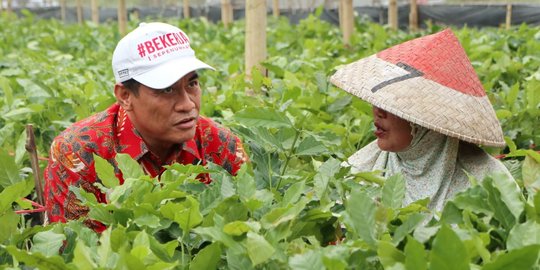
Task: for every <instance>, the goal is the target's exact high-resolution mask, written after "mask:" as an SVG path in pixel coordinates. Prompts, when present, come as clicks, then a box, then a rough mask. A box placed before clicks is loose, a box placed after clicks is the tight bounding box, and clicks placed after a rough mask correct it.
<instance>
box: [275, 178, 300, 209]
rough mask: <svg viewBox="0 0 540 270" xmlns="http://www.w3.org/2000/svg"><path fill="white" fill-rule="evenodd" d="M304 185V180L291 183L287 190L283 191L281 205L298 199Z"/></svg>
mask: <svg viewBox="0 0 540 270" xmlns="http://www.w3.org/2000/svg"><path fill="white" fill-rule="evenodd" d="M305 186H306V182H305V181H300V182H296V183H294V184H292V185H291V186H290V187H289V188H288V189H287V191H285V194H284V195H283V199H282V200H281V205H283V206H285V205H288V204H293V203H296V201H298V199H299V198H300V196H302V194H303V192H304V189H305Z"/></svg>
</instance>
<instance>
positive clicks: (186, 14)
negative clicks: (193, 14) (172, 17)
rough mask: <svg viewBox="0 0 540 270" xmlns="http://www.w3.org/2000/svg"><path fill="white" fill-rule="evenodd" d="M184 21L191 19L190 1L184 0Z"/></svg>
mask: <svg viewBox="0 0 540 270" xmlns="http://www.w3.org/2000/svg"><path fill="white" fill-rule="evenodd" d="M183 15H184V19H188V18H189V0H184V14H183Z"/></svg>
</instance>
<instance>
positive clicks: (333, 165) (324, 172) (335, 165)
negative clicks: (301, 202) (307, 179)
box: [313, 158, 341, 199]
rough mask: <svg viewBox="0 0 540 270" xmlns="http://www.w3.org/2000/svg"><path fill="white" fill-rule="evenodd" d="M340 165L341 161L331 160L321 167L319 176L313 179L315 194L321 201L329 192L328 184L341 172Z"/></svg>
mask: <svg viewBox="0 0 540 270" xmlns="http://www.w3.org/2000/svg"><path fill="white" fill-rule="evenodd" d="M340 164H341V162H340V161H339V160H337V159H334V158H330V159H328V160H327V161H326V162H324V163H323V164H322V165H321V166H320V167H319V169H318V172H317V174H316V175H315V177H314V178H313V184H314V189H315V193H316V194H317V197H319V199H320V198H323V197H324V195H325V194H326V193H327V192H328V183H329V182H330V179H331V178H333V177H334V175H335V174H336V173H337V172H339V169H340V168H341V165H340Z"/></svg>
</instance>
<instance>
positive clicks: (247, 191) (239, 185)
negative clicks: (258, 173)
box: [235, 164, 257, 200]
mask: <svg viewBox="0 0 540 270" xmlns="http://www.w3.org/2000/svg"><path fill="white" fill-rule="evenodd" d="M247 168H248V167H247V164H244V165H242V167H240V170H238V172H237V174H236V177H235V180H236V192H237V193H238V195H239V196H240V198H241V199H242V200H246V199H249V198H251V197H252V196H253V195H254V194H255V191H256V190H257V188H256V186H255V179H253V176H251V175H249V174H248V173H247Z"/></svg>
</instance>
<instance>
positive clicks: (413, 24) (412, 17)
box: [409, 0, 418, 31]
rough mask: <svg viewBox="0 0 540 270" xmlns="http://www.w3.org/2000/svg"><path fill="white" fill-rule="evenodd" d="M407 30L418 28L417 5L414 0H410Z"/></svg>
mask: <svg viewBox="0 0 540 270" xmlns="http://www.w3.org/2000/svg"><path fill="white" fill-rule="evenodd" d="M409 30H411V31H417V30H418V5H417V3H416V0H411V12H410V13H409Z"/></svg>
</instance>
